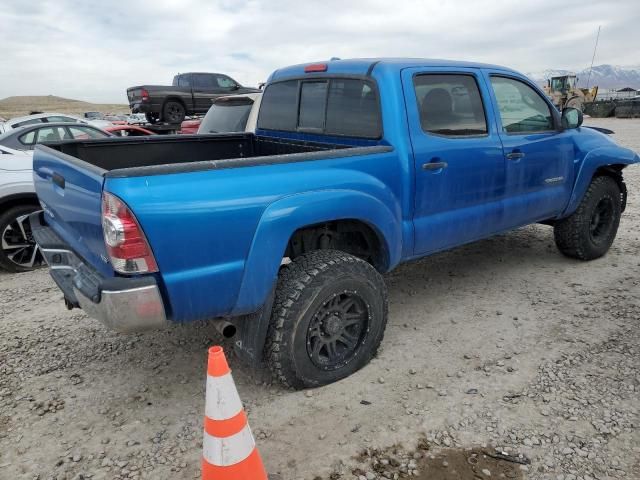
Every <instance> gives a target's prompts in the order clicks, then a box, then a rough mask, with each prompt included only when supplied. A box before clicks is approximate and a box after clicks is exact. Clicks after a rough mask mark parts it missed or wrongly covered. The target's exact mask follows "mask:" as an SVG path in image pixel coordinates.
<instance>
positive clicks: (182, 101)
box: [162, 97, 187, 110]
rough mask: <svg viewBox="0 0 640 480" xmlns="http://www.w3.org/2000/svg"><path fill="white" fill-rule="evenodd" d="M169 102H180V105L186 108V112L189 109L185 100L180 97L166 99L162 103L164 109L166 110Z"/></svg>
mask: <svg viewBox="0 0 640 480" xmlns="http://www.w3.org/2000/svg"><path fill="white" fill-rule="evenodd" d="M169 102H178V103H179V104H180V105H182V106H183V107H184V108H185V110H186V109H187V106H186V104H185V103H184V100H182V99H181V98H180V97H168V98H165V99H164V102H162V108H164V106H165V105H166V104H167V103H169Z"/></svg>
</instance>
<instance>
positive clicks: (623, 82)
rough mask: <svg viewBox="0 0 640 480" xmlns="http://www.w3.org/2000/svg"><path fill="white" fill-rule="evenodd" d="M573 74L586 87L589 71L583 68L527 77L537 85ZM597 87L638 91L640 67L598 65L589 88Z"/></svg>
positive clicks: (534, 73)
mask: <svg viewBox="0 0 640 480" xmlns="http://www.w3.org/2000/svg"><path fill="white" fill-rule="evenodd" d="M569 73H575V74H577V75H578V85H579V86H580V87H586V86H587V80H588V79H589V69H588V68H585V69H584V70H581V71H579V72H575V71H573V72H572V71H570V70H554V69H549V70H544V71H542V72H529V73H527V76H528V77H529V78H531V79H532V80H535V81H536V82H538V83H541V84H542V83H544V82H546V81H547V79H549V78H551V77H557V76H561V75H567V74H569ZM594 85H598V87H600V88H624V87H631V88H635V89H636V90H637V89H640V66H632V67H623V66H619V65H598V66H594V67H593V71H592V72H591V79H590V80H589V86H591V87H592V86H594Z"/></svg>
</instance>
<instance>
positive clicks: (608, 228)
mask: <svg viewBox="0 0 640 480" xmlns="http://www.w3.org/2000/svg"><path fill="white" fill-rule="evenodd" d="M621 214H622V196H621V193H620V187H619V186H618V184H617V182H616V181H615V180H614V179H613V178H611V177H606V176H603V177H596V178H594V179H593V180H592V181H591V185H589V188H588V189H587V191H586V193H585V194H584V197H583V198H582V201H581V202H580V205H578V209H577V210H576V211H575V212H574V213H573V214H571V215H570V216H569V217H567V218H564V219H562V220H560V221H559V222H557V223H556V224H555V227H554V237H555V241H556V245H557V246H558V249H559V250H560V251H561V252H562V253H563V254H564V255H566V256H568V257H572V258H578V259H580V260H593V259H595V258H599V257H602V256H603V255H604V254H605V253H607V251H608V250H609V248H610V247H611V244H612V243H613V240H614V239H615V238H616V233H617V232H618V225H619V224H620V215H621Z"/></svg>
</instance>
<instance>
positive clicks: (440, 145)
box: [402, 68, 505, 255]
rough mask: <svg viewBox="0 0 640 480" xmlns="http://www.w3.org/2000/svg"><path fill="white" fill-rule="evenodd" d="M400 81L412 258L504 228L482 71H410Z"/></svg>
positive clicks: (494, 135)
mask: <svg viewBox="0 0 640 480" xmlns="http://www.w3.org/2000/svg"><path fill="white" fill-rule="evenodd" d="M402 82H403V87H404V92H405V101H406V108H407V114H408V122H409V133H410V137H411V144H412V146H413V156H414V169H415V204H414V228H415V249H414V254H415V255H423V254H425V253H429V252H434V251H437V250H442V249H445V248H448V247H452V246H455V245H460V244H463V243H466V242H470V241H473V240H476V239H478V238H482V237H484V236H487V235H489V234H491V233H493V232H496V231H500V230H502V229H503V224H504V218H503V217H504V212H503V206H502V200H503V198H504V188H505V159H504V155H503V151H502V145H501V143H500V137H499V135H498V131H497V128H496V125H495V122H493V121H491V119H492V109H490V108H488V105H489V102H490V100H489V99H490V96H489V93H488V90H487V88H488V86H487V85H486V82H485V80H484V77H483V75H482V72H481V71H480V70H478V69H473V68H458V69H455V70H452V69H447V71H446V72H442V71H439V70H438V69H437V68H410V69H405V70H403V72H402Z"/></svg>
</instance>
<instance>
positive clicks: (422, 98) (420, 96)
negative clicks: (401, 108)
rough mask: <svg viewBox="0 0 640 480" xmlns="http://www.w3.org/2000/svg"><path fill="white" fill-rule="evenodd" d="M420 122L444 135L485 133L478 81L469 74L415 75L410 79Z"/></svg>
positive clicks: (422, 125) (425, 128)
mask: <svg viewBox="0 0 640 480" xmlns="http://www.w3.org/2000/svg"><path fill="white" fill-rule="evenodd" d="M413 85H414V88H415V93H416V99H417V102H418V112H419V113H420V125H421V127H422V130H423V131H424V132H426V133H430V134H435V135H442V136H446V137H465V136H475V135H487V133H488V128H487V119H486V115H485V110H484V106H483V103H482V97H481V95H480V90H479V88H478V84H477V82H476V79H475V77H474V76H473V75H469V74H435V73H425V74H419V75H416V76H415V77H414V79H413Z"/></svg>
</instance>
